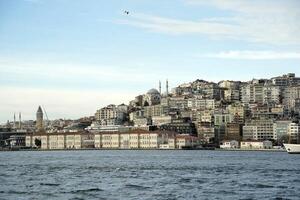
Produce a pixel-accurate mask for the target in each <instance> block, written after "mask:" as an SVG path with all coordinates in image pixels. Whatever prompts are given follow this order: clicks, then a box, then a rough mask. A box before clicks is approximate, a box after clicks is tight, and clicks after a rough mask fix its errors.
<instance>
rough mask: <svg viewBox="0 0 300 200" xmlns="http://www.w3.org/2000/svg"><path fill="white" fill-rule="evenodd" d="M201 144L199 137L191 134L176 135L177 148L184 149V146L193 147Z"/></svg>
mask: <svg viewBox="0 0 300 200" xmlns="http://www.w3.org/2000/svg"><path fill="white" fill-rule="evenodd" d="M197 144H199V139H198V138H197V137H194V136H191V135H186V134H182V135H177V136H176V149H182V148H183V147H193V146H195V145H197Z"/></svg>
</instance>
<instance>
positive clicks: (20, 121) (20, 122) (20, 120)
mask: <svg viewBox="0 0 300 200" xmlns="http://www.w3.org/2000/svg"><path fill="white" fill-rule="evenodd" d="M21 128H22V117H21V112H19V129H21Z"/></svg>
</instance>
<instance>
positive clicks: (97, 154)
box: [0, 150, 300, 199]
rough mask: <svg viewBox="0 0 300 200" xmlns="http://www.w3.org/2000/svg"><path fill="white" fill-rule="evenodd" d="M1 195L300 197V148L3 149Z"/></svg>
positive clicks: (187, 197) (19, 197) (81, 197)
mask: <svg viewBox="0 0 300 200" xmlns="http://www.w3.org/2000/svg"><path fill="white" fill-rule="evenodd" d="M0 199H300V155H289V154H287V153H285V152H229V151H159V150H154V151H142V150H140V151H133V150H131V151H128V150H127V151H126V150H124V151H118V150H115V151H108V150H103V151H95V150H94V151H93V150H91V151H45V152H37V151H29V152H25V151H23V152H22V151H20V152H0Z"/></svg>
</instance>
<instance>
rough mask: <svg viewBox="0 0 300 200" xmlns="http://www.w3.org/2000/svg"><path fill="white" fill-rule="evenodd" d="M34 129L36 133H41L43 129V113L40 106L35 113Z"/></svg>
mask: <svg viewBox="0 0 300 200" xmlns="http://www.w3.org/2000/svg"><path fill="white" fill-rule="evenodd" d="M36 129H37V131H41V130H43V129H44V125H43V111H42V108H41V106H39V108H38V110H37V112H36Z"/></svg>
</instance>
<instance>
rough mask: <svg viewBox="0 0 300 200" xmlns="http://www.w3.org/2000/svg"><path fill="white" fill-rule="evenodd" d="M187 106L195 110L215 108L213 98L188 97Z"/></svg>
mask: <svg viewBox="0 0 300 200" xmlns="http://www.w3.org/2000/svg"><path fill="white" fill-rule="evenodd" d="M188 108H190V109H197V110H213V109H215V100H214V99H189V100H188Z"/></svg>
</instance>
